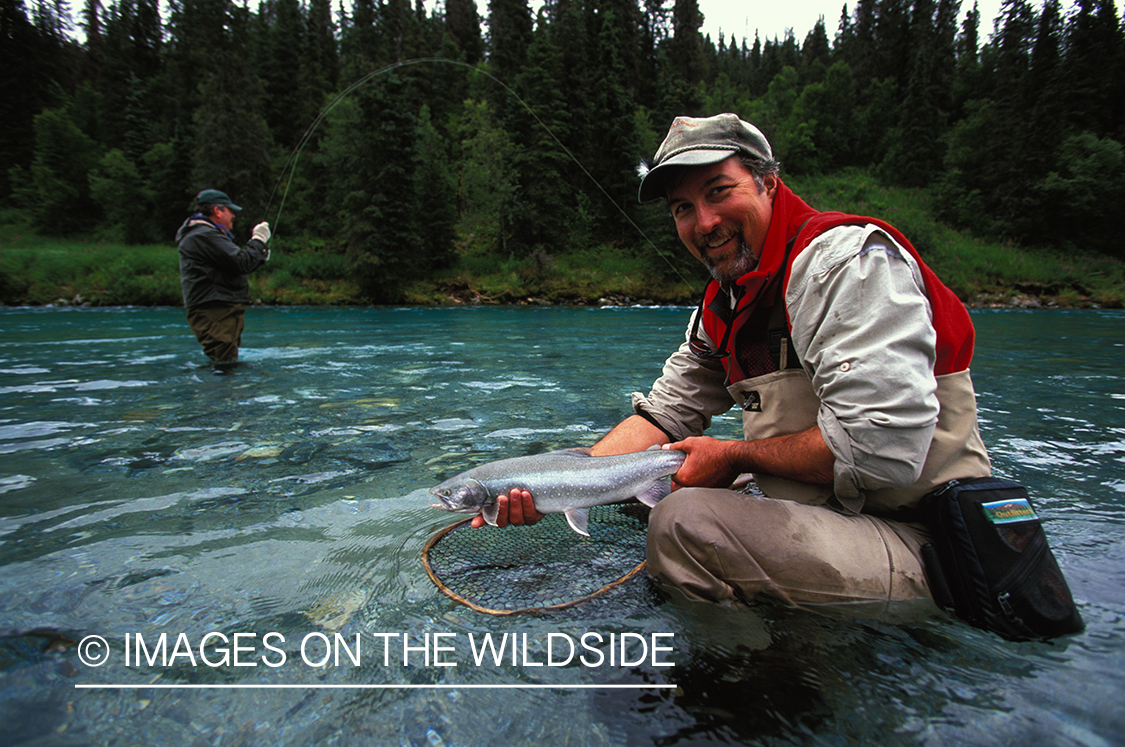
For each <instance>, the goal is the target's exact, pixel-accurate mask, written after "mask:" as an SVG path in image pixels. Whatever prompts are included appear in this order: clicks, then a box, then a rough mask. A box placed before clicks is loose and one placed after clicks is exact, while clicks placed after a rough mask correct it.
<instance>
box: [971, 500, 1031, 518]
mask: <svg viewBox="0 0 1125 747" xmlns="http://www.w3.org/2000/svg"><path fill="white" fill-rule="evenodd" d="M980 507H981V510H982V511H984V515H985V517H986V518H987V519H988V520H989V521H991V522H992V523H993V524H1014V523H1016V522H1018V521H1035V520H1037V519H1038V518H1039V517H1038V516H1036V515H1035V510H1034V509H1033V508H1032V507H1031V504H1030V503H1028V502H1027V501H1026V500H1024V499H1023V498H1017V499H1016V500H1011V501H994V502H992V503H982V504H980Z"/></svg>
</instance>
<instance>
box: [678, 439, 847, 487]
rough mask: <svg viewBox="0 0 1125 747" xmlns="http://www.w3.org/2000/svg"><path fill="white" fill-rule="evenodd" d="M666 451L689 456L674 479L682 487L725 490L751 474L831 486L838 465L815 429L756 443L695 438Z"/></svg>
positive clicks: (755, 441) (681, 442) (679, 442)
mask: <svg viewBox="0 0 1125 747" xmlns="http://www.w3.org/2000/svg"><path fill="white" fill-rule="evenodd" d="M664 448H665V449H675V450H677V451H683V452H685V453H686V454H687V459H686V460H684V463H683V464H682V465H681V466H680V471H679V472H677V473H676V474H674V475H672V481H673V483H674V484H676V485H679V486H680V487H698V488H725V487H728V486H729V485H731V484H732V483H733V482H734V481H735V479H736V478H737V477H738V476H739V475H741V474H743V473H748V472H749V473H754V474H767V475H776V476H777V477H784V478H786V479H789V480H796V481H797V482H807V483H809V484H811V485H831V484H832V469H833V465H834V464H835V461H836V457H835V456H834V455H833V454H832V451H831V450H830V449H829V448H828V444H827V443H825V441H824V437H823V436H822V435H821V434H820V429H819V428H818V427H817V426H815V425H814V426H812V427H811V428H808V429H807V430H803V431H800V432H799V433H791V434H788V435H785V436H773V437H771V438H762V439H756V440H753V441H737V440H732V441H720V440H717V439H714V438H708V437H707V436H694V437H692V438H685V439H684V440H683V441H678V442H676V443H674V444H668V445H667V446H665V447H664Z"/></svg>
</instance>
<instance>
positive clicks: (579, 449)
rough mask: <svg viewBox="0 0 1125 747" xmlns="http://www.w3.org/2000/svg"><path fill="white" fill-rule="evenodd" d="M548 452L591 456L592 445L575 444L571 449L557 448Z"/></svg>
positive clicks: (561, 454)
mask: <svg viewBox="0 0 1125 747" xmlns="http://www.w3.org/2000/svg"><path fill="white" fill-rule="evenodd" d="M547 453H548V454H557V455H559V456H571V457H588V456H590V447H589V446H573V447H571V448H569V449H556V450H555V451H549V452H547Z"/></svg>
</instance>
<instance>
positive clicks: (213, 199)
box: [195, 189, 242, 212]
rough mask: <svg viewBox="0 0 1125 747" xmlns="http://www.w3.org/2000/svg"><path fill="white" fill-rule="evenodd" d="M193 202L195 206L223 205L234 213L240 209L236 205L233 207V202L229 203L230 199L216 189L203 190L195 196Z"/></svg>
mask: <svg viewBox="0 0 1125 747" xmlns="http://www.w3.org/2000/svg"><path fill="white" fill-rule="evenodd" d="M195 201H196V203H197V204H207V205H225V206H227V207H229V208H230V209H231V210H234V211H235V212H238V211H239V210H241V209H242V208H240V207H239V206H238V205H235V204H234V203H233V202H231V201H230V198H229V197H227V195H226V193H225V192H220V191H219V190H217V189H205V190H203V191H202V192H200V193H199V194H197V195H196V196H195Z"/></svg>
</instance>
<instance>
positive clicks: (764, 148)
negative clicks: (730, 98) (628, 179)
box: [637, 114, 773, 202]
mask: <svg viewBox="0 0 1125 747" xmlns="http://www.w3.org/2000/svg"><path fill="white" fill-rule="evenodd" d="M735 153H745V154H746V155H748V156H750V157H751V158H756V159H758V160H761V161H770V160H772V159H773V149H772V148H770V144H769V141H767V140H766V136H765V135H763V134H762V133H761V131H760V130H759V129H758V128H757V127H755V126H754V125H752V124H750V123H749V122H744V121H742V120H741V119H740V118H739V117H738V115H737V114H716V115H715V116H713V117H705V118H696V117H676V119H675V120H674V121H673V122H672V126H671V127H670V128H669V129H668V136H667V137H665V138H664V142H663V143H661V144H660V147H659V148H658V149H657V151H656V156H655V157H654V158H653V159H652V160H653V165H652V167H651V168H650V169H649V170H648V171H647V172H645V174H644V175H643V176H642V178H641V188H640V190H639V191H638V193H637V198H638V199H639V200H640V201H641V202H648V201H649V200H655V199H657V198H658V197H664V195H665V186H666V185H665V182H666V181H667V177H668V172H669V168H668V167H670V166H706V165H709V164H712V163H718V162H719V161H722V160H723V159H725V158H730V157H731V156H732V155H734V154H735Z"/></svg>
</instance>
